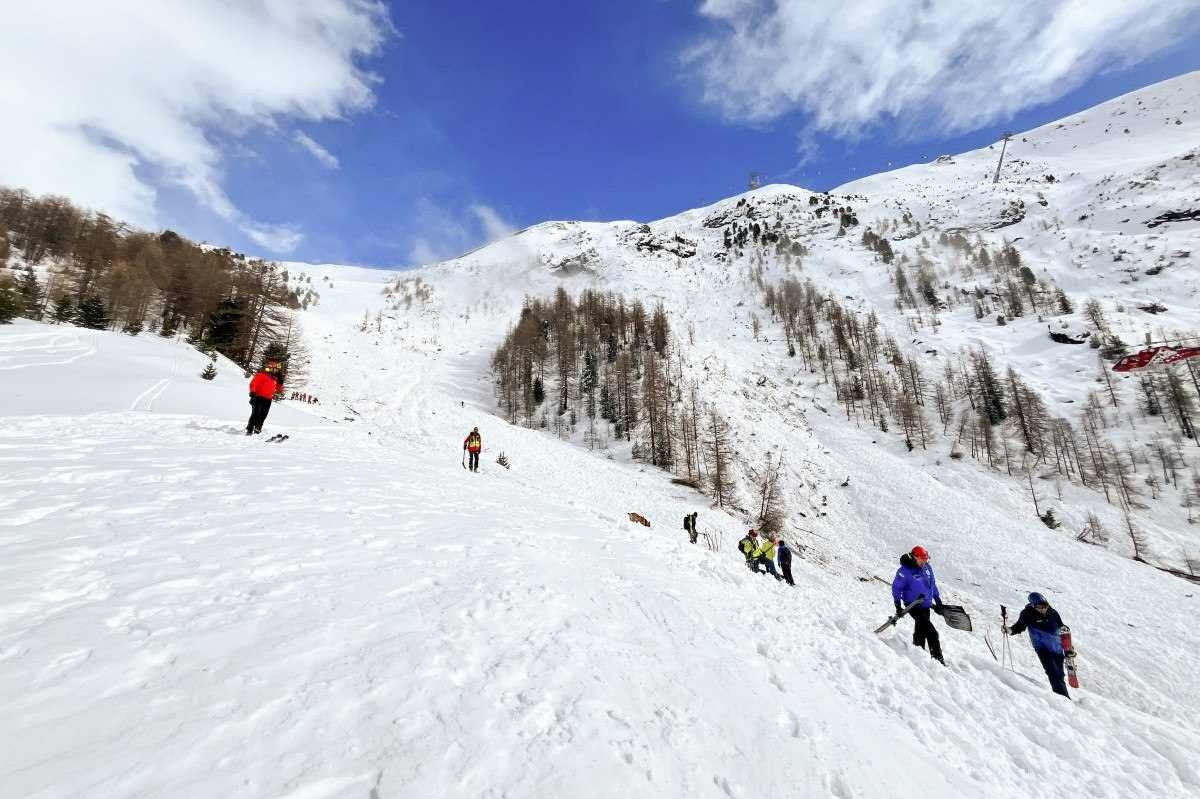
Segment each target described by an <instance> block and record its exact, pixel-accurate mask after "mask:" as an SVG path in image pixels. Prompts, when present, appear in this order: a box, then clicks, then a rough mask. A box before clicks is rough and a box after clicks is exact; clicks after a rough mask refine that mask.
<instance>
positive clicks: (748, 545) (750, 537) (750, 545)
mask: <svg viewBox="0 0 1200 799" xmlns="http://www.w3.org/2000/svg"><path fill="white" fill-rule="evenodd" d="M757 549H758V533H757V532H756V531H755V530H751V531H750V532H748V533H746V535H745V536H744V537H743V538H742V540H741V541H738V550H739V551H740V552H741V553H742V554H743V555H744V556H745V557H746V567H747V568H748V569H750V571H755V572H756V571H758V566H757V565H756V564H755V562H754V552H755V550H757Z"/></svg>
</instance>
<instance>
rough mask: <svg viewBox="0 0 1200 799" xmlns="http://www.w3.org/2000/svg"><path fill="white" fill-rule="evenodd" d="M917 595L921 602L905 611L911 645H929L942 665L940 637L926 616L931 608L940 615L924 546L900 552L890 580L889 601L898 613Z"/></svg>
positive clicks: (932, 654) (938, 597)
mask: <svg viewBox="0 0 1200 799" xmlns="http://www.w3.org/2000/svg"><path fill="white" fill-rule="evenodd" d="M918 597H920V598H921V602H920V603H919V604H918V605H917V606H916V607H914V608H913V609H912V610H910V611H909V612H908V615H910V616H912V617H913V644H914V645H916V646H919V647H921V648H922V649H924V648H925V646H926V644H928V646H929V656H930V657H931V658H933V659H934V660H936V661H937V662H939V663H941V664H942V665H945V664H946V661H945V660H943V659H942V642H941V639H940V638H939V637H938V631H937V628H936V627H934V626H933V622H932V621H930V619H929V612H930V609H931V608H932V610H933V612H935V613H938V614H939V615H940V614H941V612H942V595H941V593H940V592H939V591H938V587H937V580H936V579H935V578H934V576H933V567H932V566H930V565H929V553H928V552H927V551H926V550H925V547H913V548H912V551H911V552H907V553H905V554H903V555H901V556H900V568H899V569H897V570H896V577H895V578H894V579H893V580H892V602H893V603H894V604H895V606H896V613H897V614H899V613H900V610H901V609H902V608H904V607H907V606H908V605H909V604H911V603H912V602H915V601H916V600H917V598H918Z"/></svg>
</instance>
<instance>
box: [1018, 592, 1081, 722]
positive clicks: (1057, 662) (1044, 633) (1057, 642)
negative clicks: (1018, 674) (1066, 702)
mask: <svg viewBox="0 0 1200 799" xmlns="http://www.w3.org/2000/svg"><path fill="white" fill-rule="evenodd" d="M1062 628H1063V623H1062V617H1060V616H1059V615H1058V611H1057V610H1055V609H1054V608H1052V607H1050V603H1049V602H1047V601H1046V597H1044V596H1042V595H1041V594H1039V593H1038V592H1036V591H1034V592H1033V593H1032V594H1030V595H1029V604H1028V605H1026V606H1025V609H1024V610H1022V611H1021V615H1020V617H1018V618H1017V623H1016V624H1014V625H1013V626H1011V627H1005V628H1004V634H1005V635H1020V634H1021V633H1023V632H1025V630H1029V643H1031V644H1033V651H1034V653H1035V654H1036V655H1037V656H1038V660H1040V661H1041V662H1042V669H1043V670H1044V671H1045V672H1046V677H1048V678H1049V679H1050V687H1051V688H1052V689H1053V690H1054V693H1056V694H1061V695H1062V696H1065V697H1067V698H1068V699H1070V698H1071V695H1070V694H1069V693H1067V683H1066V681H1065V680H1064V679H1063V661H1064V660H1065V658H1066V654H1065V653H1064V652H1063V646H1062Z"/></svg>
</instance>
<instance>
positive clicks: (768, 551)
mask: <svg viewBox="0 0 1200 799" xmlns="http://www.w3.org/2000/svg"><path fill="white" fill-rule="evenodd" d="M776 540H777V539H776V536H775V534H774V533H771V534H769V535H765V536H763V542H762V543H761V544H759V545H758V549H756V550H754V566H755V571H758V567H759V566H765V567H766V568H767V574H769V575H771V576H772V577H774V578H775V579H776V580H781V579H783V578H782V577H780V576H779V572H777V571H775V541H776Z"/></svg>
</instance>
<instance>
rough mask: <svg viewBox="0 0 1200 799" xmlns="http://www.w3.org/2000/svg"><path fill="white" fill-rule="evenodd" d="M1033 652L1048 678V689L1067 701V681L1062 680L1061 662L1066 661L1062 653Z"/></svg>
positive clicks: (1042, 650) (1039, 650)
mask: <svg viewBox="0 0 1200 799" xmlns="http://www.w3.org/2000/svg"><path fill="white" fill-rule="evenodd" d="M1033 651H1034V652H1036V653H1037V656H1038V660H1040V661H1042V668H1043V669H1045V671H1046V676H1047V677H1049V678H1050V687H1051V688H1052V689H1054V693H1056V694H1062V695H1063V696H1065V697H1067V698H1068V699H1069V698H1070V697H1071V695H1070V694H1068V693H1067V681H1066V680H1065V679H1063V661H1065V660H1066V655H1064V654H1063V653H1062V652H1047V651H1046V650H1044V649H1035V650H1033Z"/></svg>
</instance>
